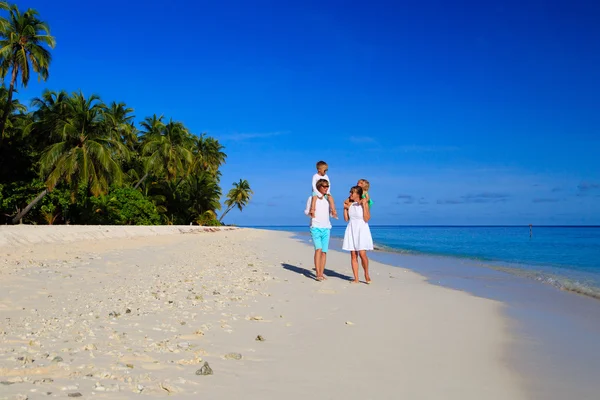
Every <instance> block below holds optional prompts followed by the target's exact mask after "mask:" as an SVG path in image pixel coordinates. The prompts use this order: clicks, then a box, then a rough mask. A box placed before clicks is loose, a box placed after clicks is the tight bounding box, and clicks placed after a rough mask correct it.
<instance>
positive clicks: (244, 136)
mask: <svg viewBox="0 0 600 400" xmlns="http://www.w3.org/2000/svg"><path fill="white" fill-rule="evenodd" d="M288 133H289V132H288V131H278V132H249V133H232V134H230V135H222V136H219V139H220V140H231V141H234V142H241V141H244V140H253V139H265V138H270V137H274V136H281V135H287V134H288Z"/></svg>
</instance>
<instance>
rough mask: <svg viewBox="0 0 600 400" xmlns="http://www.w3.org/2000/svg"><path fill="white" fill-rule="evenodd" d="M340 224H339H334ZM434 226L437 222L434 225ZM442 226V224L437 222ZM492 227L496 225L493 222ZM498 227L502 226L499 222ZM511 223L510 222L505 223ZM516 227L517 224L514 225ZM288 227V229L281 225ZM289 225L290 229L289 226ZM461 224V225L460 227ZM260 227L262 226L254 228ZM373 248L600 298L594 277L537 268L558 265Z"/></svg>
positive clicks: (296, 229) (595, 298)
mask: <svg viewBox="0 0 600 400" xmlns="http://www.w3.org/2000/svg"><path fill="white" fill-rule="evenodd" d="M337 227H338V228H340V226H337ZM434 227H438V226H434ZM439 227H444V226H439ZM471 227H472V228H480V227H488V226H471ZM494 227H496V226H494ZM499 227H502V226H499ZM508 227H514V226H508ZM517 227H519V226H517ZM545 227H546V228H564V227H563V226H545ZM571 227H572V228H582V227H583V228H590V227H591V228H597V226H571ZM285 228H290V229H285ZM292 228H293V229H292ZM461 228H462V227H461ZM256 229H263V228H256ZM264 229H266V230H279V229H281V231H284V232H293V233H301V232H302V229H303V227H300V226H290V227H266V228H264ZM339 238H340V237H339V236H332V239H339ZM374 251H375V252H381V253H391V254H397V255H399V256H408V257H426V258H438V259H439V260H440V262H441V263H444V262H456V261H461V262H467V263H469V264H473V265H477V266H478V267H480V268H486V269H492V270H496V271H501V272H504V273H507V274H510V275H513V276H516V277H520V278H525V279H528V280H531V281H535V282H537V283H540V284H543V285H547V286H551V287H553V288H554V289H557V290H559V291H564V292H568V293H573V294H577V295H581V296H584V297H588V298H592V299H594V300H600V282H598V280H597V279H596V281H594V282H590V281H586V279H585V278H574V277H573V276H569V275H567V274H564V273H561V272H560V271H559V272H549V271H541V270H540V269H539V268H552V269H557V268H558V267H556V266H552V265H547V264H539V265H536V264H528V263H526V262H509V261H502V260H495V259H487V258H480V257H476V256H469V255H458V254H445V253H428V252H425V251H417V250H410V249H396V248H393V247H389V246H386V245H379V244H377V243H375V250H374Z"/></svg>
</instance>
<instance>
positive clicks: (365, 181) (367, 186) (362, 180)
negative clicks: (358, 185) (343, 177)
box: [358, 179, 371, 191]
mask: <svg viewBox="0 0 600 400" xmlns="http://www.w3.org/2000/svg"><path fill="white" fill-rule="evenodd" d="M358 181H359V182H362V183H363V189H364V190H366V191H369V188H370V187H371V185H370V184H369V181H368V180H366V179H359V180H358Z"/></svg>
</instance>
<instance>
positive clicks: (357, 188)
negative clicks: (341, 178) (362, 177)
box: [350, 186, 363, 197]
mask: <svg viewBox="0 0 600 400" xmlns="http://www.w3.org/2000/svg"><path fill="white" fill-rule="evenodd" d="M350 191H351V192H356V193H357V194H358V196H359V197H362V195H363V188H361V187H360V186H352V187H351V188H350Z"/></svg>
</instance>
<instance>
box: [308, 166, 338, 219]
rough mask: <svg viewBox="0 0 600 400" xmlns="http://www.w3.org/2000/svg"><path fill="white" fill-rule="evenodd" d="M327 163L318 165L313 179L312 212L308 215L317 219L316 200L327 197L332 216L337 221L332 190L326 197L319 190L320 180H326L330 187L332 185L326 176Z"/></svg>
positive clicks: (328, 189)
mask: <svg viewBox="0 0 600 400" xmlns="http://www.w3.org/2000/svg"><path fill="white" fill-rule="evenodd" d="M327 169H328V166H327V163H326V162H325V161H319V162H318V163H317V173H316V174H314V175H313V178H312V200H311V203H310V212H309V214H308V215H310V217H311V218H314V217H315V204H316V200H317V197H318V198H321V197H325V198H326V199H327V201H328V202H329V209H330V210H331V216H332V217H333V218H335V219H337V217H338V216H337V211H336V210H335V203H334V202H333V196H332V195H331V189H330V188H327V193H326V194H325V195H322V194H321V193H319V190H318V189H317V182H318V181H319V179H325V180H326V181H328V182H329V185H331V181H329V177H328V176H327V175H326V173H327Z"/></svg>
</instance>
